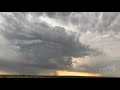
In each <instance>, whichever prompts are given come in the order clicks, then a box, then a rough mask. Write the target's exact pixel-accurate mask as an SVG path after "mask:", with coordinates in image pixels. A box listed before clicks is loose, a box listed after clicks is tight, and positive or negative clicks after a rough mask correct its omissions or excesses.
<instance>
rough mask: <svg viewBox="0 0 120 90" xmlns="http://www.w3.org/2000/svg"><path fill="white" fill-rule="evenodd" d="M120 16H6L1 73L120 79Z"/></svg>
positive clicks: (0, 24) (0, 29)
mask: <svg viewBox="0 0 120 90" xmlns="http://www.w3.org/2000/svg"><path fill="white" fill-rule="evenodd" d="M119 28H120V13H119V12H0V74H32V75H33V74H35V75H52V74H53V72H54V71H61V70H64V71H71V72H87V73H88V72H89V73H98V74H102V75H105V76H113V77H120V71H119V70H120V30H119Z"/></svg>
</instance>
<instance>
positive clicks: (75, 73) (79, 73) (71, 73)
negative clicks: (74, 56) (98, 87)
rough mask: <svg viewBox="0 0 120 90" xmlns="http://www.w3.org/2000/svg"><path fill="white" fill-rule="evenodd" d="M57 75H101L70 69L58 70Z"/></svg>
mask: <svg viewBox="0 0 120 90" xmlns="http://www.w3.org/2000/svg"><path fill="white" fill-rule="evenodd" d="M55 75H57V76H93V77H100V76H101V75H100V74H95V73H87V72H70V71H56V72H55Z"/></svg>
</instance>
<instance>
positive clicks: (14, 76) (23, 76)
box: [0, 75, 99, 78]
mask: <svg viewBox="0 0 120 90" xmlns="http://www.w3.org/2000/svg"><path fill="white" fill-rule="evenodd" d="M0 78H96V77H90V76H87V77H86V76H38V75H0ZM98 78H99V77H98Z"/></svg>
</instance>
